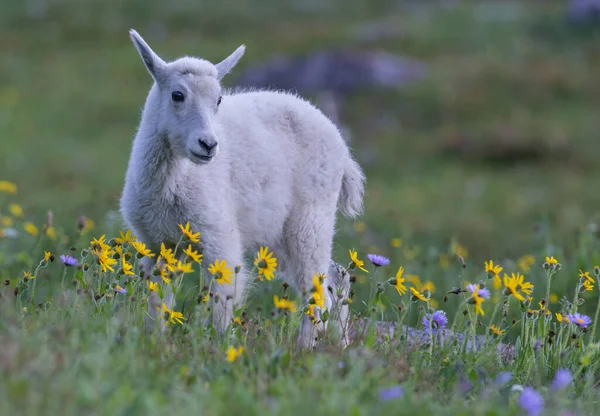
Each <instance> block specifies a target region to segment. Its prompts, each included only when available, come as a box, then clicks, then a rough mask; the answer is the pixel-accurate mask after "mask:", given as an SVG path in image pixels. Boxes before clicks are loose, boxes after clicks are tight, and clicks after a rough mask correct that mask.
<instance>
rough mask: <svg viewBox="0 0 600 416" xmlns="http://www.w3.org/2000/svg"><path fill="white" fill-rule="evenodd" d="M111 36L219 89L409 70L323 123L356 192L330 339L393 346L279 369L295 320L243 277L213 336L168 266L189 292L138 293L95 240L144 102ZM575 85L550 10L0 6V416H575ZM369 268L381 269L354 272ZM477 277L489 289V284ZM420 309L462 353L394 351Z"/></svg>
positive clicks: (372, 4)
mask: <svg viewBox="0 0 600 416" xmlns="http://www.w3.org/2000/svg"><path fill="white" fill-rule="evenodd" d="M390 22H391V23H390ZM390 26H393V27H394V28H395V30H393V31H392V33H391V35H389V36H383V35H382V36H381V37H379V38H370V39H365V38H364V37H363V38H361V36H360V34H361V33H364V31H365V28H366V27H381V28H384V27H390ZM130 28H135V29H136V30H138V31H139V32H140V34H141V35H142V36H144V37H145V39H146V40H148V42H149V43H150V44H151V46H152V47H153V48H154V50H155V51H156V52H157V53H159V54H160V55H161V56H163V57H165V58H167V59H174V58H176V57H179V56H182V55H194V56H200V57H203V58H206V59H209V60H211V61H219V60H221V59H223V58H224V57H226V56H227V55H228V54H229V53H231V51H233V50H234V49H235V48H236V47H237V46H239V45H240V44H242V43H245V44H246V46H247V51H246V55H245V56H244V58H243V59H242V61H241V62H240V65H239V66H238V67H237V68H236V69H235V70H234V72H233V73H232V74H231V75H230V79H229V80H228V78H225V83H227V82H229V85H233V81H234V80H235V77H236V76H237V75H239V74H240V73H241V72H242V71H243V70H244V68H246V67H248V66H249V65H252V64H255V63H259V62H262V61H264V60H267V59H269V58H271V57H273V56H276V55H280V54H286V55H303V54H306V53H310V52H313V51H316V50H322V49H336V48H359V49H378V50H385V51H388V52H392V53H395V54H398V55H401V56H406V57H409V58H411V59H416V60H419V61H420V62H422V63H423V64H424V65H425V68H426V76H425V77H424V78H423V79H422V80H420V81H416V82H413V83H411V84H409V85H407V86H403V87H401V88H397V89H390V88H388V89H377V88H374V89H369V90H362V91H359V92H357V93H355V94H352V95H350V96H346V97H344V98H343V101H342V105H341V114H340V119H341V121H342V122H343V123H344V125H345V126H346V127H347V128H348V129H349V130H350V131H351V147H352V150H353V153H354V155H355V156H356V159H357V160H358V161H359V163H361V165H362V166H363V167H364V169H365V172H366V175H367V188H366V196H365V204H366V208H365V214H364V216H363V217H362V218H360V219H358V220H356V221H349V220H346V219H342V218H340V221H339V224H338V232H337V236H336V240H335V250H334V259H335V260H336V261H337V262H339V263H340V264H342V265H344V266H345V267H349V268H350V273H351V274H352V275H353V276H355V279H353V280H356V282H355V283H353V286H352V292H351V296H350V297H349V299H347V300H346V302H347V303H349V304H350V309H351V323H352V324H353V325H354V324H356V323H357V322H364V320H371V321H370V322H372V321H373V320H379V321H387V322H393V323H394V324H395V325H396V326H397V328H398V330H397V331H396V332H395V334H394V335H393V336H378V335H377V333H376V331H375V329H374V327H373V326H372V325H366V329H365V330H364V331H362V332H361V336H357V337H355V339H353V341H352V342H351V344H350V346H349V347H348V348H346V349H341V348H340V347H339V346H337V345H336V344H335V343H334V342H332V341H331V340H330V338H329V337H328V336H327V335H323V337H322V339H321V340H320V342H319V345H318V347H317V349H316V351H314V352H306V351H305V352H302V351H298V350H297V349H296V345H295V342H296V337H297V330H298V323H299V320H300V318H301V317H302V314H303V313H305V311H306V309H307V308H308V305H306V304H302V302H301V296H300V295H299V294H297V293H294V292H292V291H291V290H290V289H286V288H285V287H284V286H283V285H282V281H280V280H278V279H274V280H271V281H266V280H263V281H257V282H256V284H255V285H254V287H253V289H252V291H251V293H250V297H249V302H248V304H247V305H246V306H245V307H243V308H242V309H239V310H237V311H236V317H237V318H238V319H237V320H236V321H235V322H232V324H231V327H230V329H229V330H228V331H227V332H226V333H225V334H219V333H217V332H216V331H215V330H214V328H212V327H211V326H210V325H208V326H207V325H204V324H203V322H205V321H206V318H208V316H209V315H210V310H209V309H210V302H206V301H205V300H206V299H208V298H210V297H211V296H210V289H208V287H209V286H210V281H211V279H212V278H213V276H211V275H210V273H201V272H200V271H199V270H200V267H199V265H198V262H194V261H192V259H191V258H190V256H186V257H184V258H182V259H181V260H182V261H183V262H184V263H186V264H187V263H191V264H192V268H193V272H192V273H188V272H187V271H184V270H178V269H177V268H174V269H173V270H169V271H168V276H166V277H167V279H165V280H163V281H162V282H161V283H160V285H159V287H158V288H151V287H149V286H148V284H147V281H146V279H145V277H143V276H140V270H139V264H138V261H139V258H140V257H141V256H142V254H139V250H138V249H137V248H136V247H135V246H134V245H132V244H131V242H122V243H119V242H118V241H115V240H114V239H115V238H119V237H120V231H123V232H124V233H125V232H126V230H125V229H124V228H123V225H122V223H121V220H120V218H119V214H118V201H119V196H120V193H121V190H122V186H123V182H124V174H125V169H126V166H127V161H128V158H129V152H130V147H131V142H132V139H133V136H134V134H135V130H136V128H137V124H138V122H139V117H140V113H141V109H142V106H143V103H144V100H145V98H146V94H147V92H148V90H149V88H150V86H151V78H150V76H149V75H148V74H147V72H146V70H145V68H144V67H143V64H142V63H141V61H140V59H139V56H138V54H137V52H136V50H135V48H134V47H133V45H132V43H131V41H130V39H129V36H128V30H129V29H130ZM383 32H384V30H383V29H382V33H383ZM599 69H600V26H598V24H595V25H594V24H588V25H585V24H577V25H576V24H571V23H569V22H568V21H567V20H566V17H565V2H562V1H558V0H556V1H544V2H541V1H515V0H503V1H491V0H490V1H487V0H485V1H484V0H482V1H462V2H456V4H452V2H438V1H430V2H429V1H428V2H414V1H398V2H392V1H383V0H374V1H368V2H366V1H358V0H353V1H345V2H343V1H341V0H328V1H323V2H317V1H306V2H299V1H288V2H276V1H273V0H264V1H260V2H258V1H254V2H251V1H249V0H231V1H228V2H222V1H217V0H206V1H203V2H193V1H180V2H172V3H170V2H160V1H156V0H146V1H141V0H128V1H116V0H109V1H96V0H46V1H41V0H40V1H30V2H21V1H17V0H5V1H4V2H3V3H2V5H1V6H0V149H1V150H0V282H3V283H2V286H1V287H0V413H2V414H26V415H36V414H65V415H66V414H94V415H95V414H98V415H100V414H110V415H114V414H123V415H125V414H127V415H130V414H144V415H146V414H161V413H162V414H164V413H166V412H171V413H175V414H183V413H184V412H186V413H187V412H194V413H196V414H198V413H199V414H206V415H213V414H215V415H216V414H235V413H237V414H249V415H253V414H257V415H258V414H260V415H265V414H308V413H312V414H351V415H370V414H390V413H392V414H424V415H425V414H435V415H446V414H448V415H461V414H465V415H467V414H468V415H507V414H508V415H520V414H528V415H535V414H544V415H546V414H548V415H554V414H556V415H568V414H575V415H585V414H595V412H596V411H597V410H596V409H597V407H598V404H597V402H598V401H599V400H600V395H599V393H598V387H597V382H598V380H599V375H600V369H599V366H598V355H599V352H598V349H599V347H600V344H599V343H598V340H599V339H600V329H598V330H597V329H596V321H597V320H598V306H599V292H598V288H599V287H600V277H599V275H600V269H598V268H596V266H597V265H600V250H599V241H598V237H599V236H598V232H599V228H598V221H600V193H598V192H597V190H596V186H595V185H596V184H597V183H599V182H600V163H599V161H600V146H599V145H598V143H597V140H598V132H599V131H600V118H599V117H598V114H599V113H600V83H599V82H598V73H599ZM309 98H312V99H316V97H309ZM3 181H4V182H3ZM13 185H14V186H13ZM15 187H16V189H15ZM15 204H16V206H15ZM49 211H51V213H52V214H51V217H52V218H51V220H49V214H48V212H49ZM103 235H106V238H105V240H104V244H99V243H98V240H99V239H100V238H101V236H103ZM200 238H201V237H200ZM94 239H97V240H96V243H92V240H94ZM185 241H186V237H185V236H182V242H185ZM350 249H355V250H357V251H358V258H359V259H361V260H363V261H364V262H365V264H364V267H365V268H366V269H367V271H368V273H366V272H362V271H361V270H359V269H358V268H356V267H354V266H353V262H352V261H351V259H350V257H349V253H348V251H349V250H350ZM45 252H48V253H51V255H52V259H50V257H48V256H46V258H45ZM373 253H374V254H380V255H383V256H386V257H388V258H389V259H390V260H391V263H390V265H388V266H385V267H375V266H374V265H373V264H371V263H370V262H369V260H368V259H367V254H373ZM153 254H155V255H156V256H159V255H161V253H153ZM162 254H163V257H164V253H162ZM60 255H69V256H72V257H74V258H75V259H77V261H78V266H75V267H67V266H65V265H64V264H63V262H62V261H61V259H60ZM255 255H256V253H249V261H251V260H252V258H253V257H254V256H255ZM274 256H275V257H276V256H277V253H274ZM110 259H112V260H114V263H112V262H111V260H110ZM490 260H492V261H493V263H494V264H496V265H499V266H500V267H501V268H502V270H501V271H498V269H495V270H491V271H487V270H486V266H485V263H486V262H488V265H489V261H490ZM555 260H556V263H557V264H555ZM107 262H108V263H107ZM127 265H131V267H132V270H131V272H129V270H128V267H127ZM106 266H109V267H108V268H107V267H106ZM230 266H231V267H233V266H235V265H230ZM399 267H403V270H404V272H403V274H401V275H400V274H399V273H398V270H399ZM111 268H112V269H113V270H112V271H111V270H110V269H111ZM128 272H129V273H132V274H133V275H131V274H129V273H128ZM157 273H158V271H157ZM165 273H166V272H165ZM505 274H506V277H505ZM520 276H522V280H521V281H520V283H519V282H518V281H519V277H520ZM394 279H395V280H394ZM401 279H405V280H403V281H402V280H401ZM167 280H169V282H167ZM394 283H396V285H397V286H398V285H404V286H405V287H406V289H407V292H406V293H400V292H402V290H400V291H398V290H396V288H395V287H394ZM469 283H472V284H475V285H476V287H477V289H476V290H475V292H474V293H472V292H473V290H472V288H471V290H470V289H468V287H467V284H469ZM526 283H530V284H531V285H528V284H526ZM169 285H170V286H171V287H172V288H173V289H174V290H175V292H176V296H177V304H176V306H175V308H174V310H171V311H163V312H165V313H164V316H165V318H166V320H167V324H166V331H165V333H164V334H163V335H159V334H147V333H144V330H143V321H144V316H145V313H146V308H147V299H148V296H149V295H150V293H151V291H152V290H157V291H158V293H163V291H164V290H165V289H166V288H167V286H169ZM531 286H533V287H532V288H531ZM410 288H413V289H414V290H416V291H417V292H418V293H419V295H421V296H422V297H423V298H424V299H425V300H420V299H418V298H417V297H415V296H414V295H413V292H412V291H411V290H410ZM121 291H122V292H125V293H120V292H121ZM482 291H483V292H482ZM485 291H489V297H487V296H485ZM274 296H277V297H278V298H279V299H286V300H289V301H291V302H292V303H293V305H294V306H295V309H296V311H295V312H292V311H289V310H288V311H285V310H284V309H285V307H283V306H282V305H280V307H279V308H278V307H276V305H275V303H274V302H273V297H274ZM292 309H294V308H292ZM440 310H441V311H444V312H445V314H446V316H447V318H448V322H447V324H445V325H447V329H448V330H449V329H452V330H453V331H456V332H459V333H461V334H465V340H467V339H469V337H472V336H475V335H478V336H480V337H483V338H484V339H485V345H483V346H481V347H480V348H478V349H477V350H473V349H471V348H469V347H468V343H467V342H459V341H457V342H449V343H442V342H440V339H439V338H438V337H437V336H436V335H434V334H433V333H432V335H431V337H430V339H429V340H428V341H427V342H425V343H422V344H420V345H416V346H415V345H413V346H409V345H408V343H407V341H406V334H405V332H404V331H402V330H401V328H402V325H404V324H407V325H410V326H411V327H414V328H417V329H419V330H422V331H425V333H429V332H428V331H432V332H433V330H434V329H437V328H436V327H435V326H434V324H432V325H431V327H424V324H423V317H426V318H427V317H429V318H430V321H431V319H432V318H431V314H433V313H434V311H440ZM179 313H180V314H181V315H179ZM557 314H559V316H557ZM437 316H439V315H437ZM177 317H180V318H178V319H175V318H177ZM588 319H589V321H591V322H589V321H588ZM435 325H439V323H436V324H435ZM499 343H505V344H510V345H511V346H512V347H513V348H514V354H513V356H512V357H511V359H504V357H502V356H500V355H499V354H497V353H496V348H497V345H498V344H499ZM559 370H563V371H561V372H559ZM557 372H559V375H561V376H562V377H560V376H559V377H557V376H556V374H557ZM567 373H568V375H569V377H566V376H565V374H567ZM567 378H568V380H567ZM541 401H543V404H541ZM542 409H543V410H542ZM536 412H537V413H536Z"/></svg>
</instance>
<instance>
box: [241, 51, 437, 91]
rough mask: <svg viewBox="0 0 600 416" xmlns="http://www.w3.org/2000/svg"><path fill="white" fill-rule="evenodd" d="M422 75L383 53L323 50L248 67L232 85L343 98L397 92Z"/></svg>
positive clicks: (417, 67) (410, 63)
mask: <svg viewBox="0 0 600 416" xmlns="http://www.w3.org/2000/svg"><path fill="white" fill-rule="evenodd" d="M425 74H426V70H425V65H424V64H423V63H421V62H419V61H416V60H413V59H409V58H404V57H401V56H397V55H393V54H390V53H387V52H382V51H372V50H367V51H362V50H326V51H317V52H313V53H310V54H308V55H306V56H301V57H290V56H279V57H276V58H274V59H272V60H270V61H267V62H265V63H262V64H257V65H254V66H251V67H250V68H248V69H246V70H245V71H244V72H243V73H242V74H241V75H240V77H239V78H238V79H237V82H236V84H237V85H238V86H240V87H249V88H251V87H256V88H273V89H280V90H288V91H290V90H291V91H298V92H300V93H303V94H314V93H320V92H322V91H331V92H333V93H336V94H347V93H352V92H355V91H357V90H360V89H363V88H381V87H384V88H398V87H401V86H404V85H407V84H410V83H413V82H415V81H417V80H419V79H421V78H423V77H424V76H425Z"/></svg>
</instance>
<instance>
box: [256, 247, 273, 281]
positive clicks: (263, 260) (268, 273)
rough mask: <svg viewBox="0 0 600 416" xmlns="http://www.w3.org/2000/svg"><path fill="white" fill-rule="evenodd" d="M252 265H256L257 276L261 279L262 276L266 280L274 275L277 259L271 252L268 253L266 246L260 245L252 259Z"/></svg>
mask: <svg viewBox="0 0 600 416" xmlns="http://www.w3.org/2000/svg"><path fill="white" fill-rule="evenodd" d="M254 265H255V266H256V267H258V276H259V278H260V280H262V276H264V277H265V279H267V280H271V279H273V277H275V274H274V273H275V268H276V267H277V259H276V258H275V257H273V253H269V249H268V248H267V247H261V248H260V250H259V251H258V254H257V256H256V258H255V259H254Z"/></svg>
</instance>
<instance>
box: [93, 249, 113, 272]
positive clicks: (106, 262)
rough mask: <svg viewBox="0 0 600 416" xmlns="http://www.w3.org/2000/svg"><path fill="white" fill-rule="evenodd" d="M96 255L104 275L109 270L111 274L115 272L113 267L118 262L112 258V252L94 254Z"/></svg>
mask: <svg viewBox="0 0 600 416" xmlns="http://www.w3.org/2000/svg"><path fill="white" fill-rule="evenodd" d="M94 254H95V255H96V259H97V260H98V264H100V268H101V269H102V272H103V273H106V272H107V271H108V270H110V271H111V272H114V271H115V269H113V267H112V266H114V265H115V264H117V260H116V259H113V258H112V257H110V256H111V254H112V253H111V252H110V251H100V252H94Z"/></svg>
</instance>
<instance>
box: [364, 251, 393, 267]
mask: <svg viewBox="0 0 600 416" xmlns="http://www.w3.org/2000/svg"><path fill="white" fill-rule="evenodd" d="M367 257H368V258H369V260H371V263H373V265H374V266H375V267H382V266H387V265H388V264H390V259H388V258H387V257H383V256H380V255H379V254H367Z"/></svg>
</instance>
